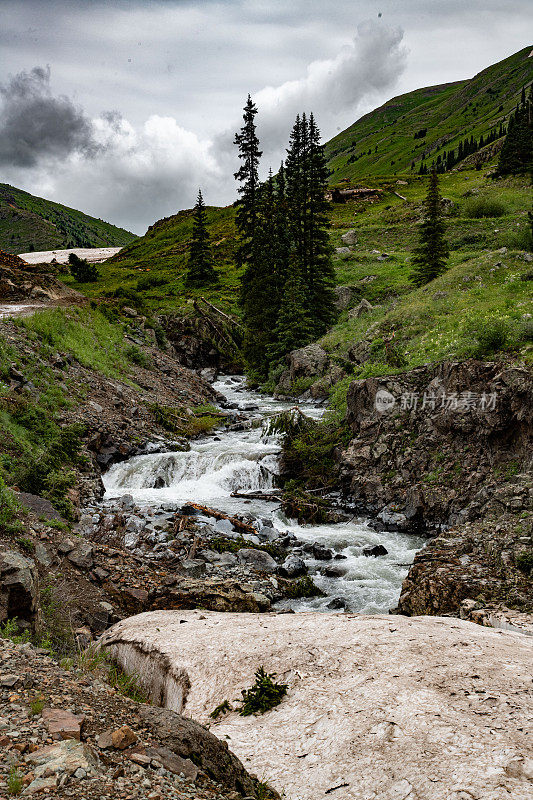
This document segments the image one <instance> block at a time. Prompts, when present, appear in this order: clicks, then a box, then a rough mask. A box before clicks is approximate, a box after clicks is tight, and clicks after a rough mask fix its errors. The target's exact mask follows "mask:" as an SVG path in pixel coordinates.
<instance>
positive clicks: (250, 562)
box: [237, 547, 278, 572]
mask: <svg viewBox="0 0 533 800" xmlns="http://www.w3.org/2000/svg"><path fill="white" fill-rule="evenodd" d="M237 558H238V559H239V561H240V562H241V564H246V565H247V566H248V567H252V569H255V570H257V571H258V572H275V571H276V569H277V568H278V565H277V564H276V562H275V561H274V559H273V558H272V556H269V555H268V553H265V552H264V551H263V550H254V549H253V548H248V547H243V548H242V549H241V550H237Z"/></svg>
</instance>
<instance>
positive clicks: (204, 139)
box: [0, 0, 533, 233]
mask: <svg viewBox="0 0 533 800" xmlns="http://www.w3.org/2000/svg"><path fill="white" fill-rule="evenodd" d="M0 13H1V17H2V25H1V28H0V48H1V55H2V57H1V59H0V64H1V67H0V103H1V112H0V170H1V171H0V180H1V181H3V182H7V183H11V184H13V185H15V186H18V187H20V188H23V189H26V190H27V191H30V192H33V193H34V194H38V195H40V196H44V197H47V198H50V199H54V200H58V201H59V202H62V203H64V204H66V205H70V206H73V207H75V208H79V209H81V210H83V211H86V212H87V213H89V214H92V215H94V216H97V217H102V218H104V219H107V220H109V221H111V222H113V223H115V224H116V225H121V226H124V227H126V228H129V229H130V230H134V231H135V232H137V233H142V232H144V231H145V230H146V227H147V226H148V225H149V224H151V223H152V222H153V221H154V220H156V219H159V218H160V217H163V216H167V215H169V214H172V213H175V212H176V211H178V210H179V209H181V208H188V207H190V206H192V205H193V204H194V200H195V196H196V193H197V190H198V186H201V187H202V190H203V192H204V197H205V199H206V202H208V203H209V204H222V203H230V202H232V201H233V199H234V197H235V185H234V180H233V175H232V174H233V172H234V170H235V168H236V164H235V153H234V148H233V146H232V138H233V134H234V131H235V130H236V129H237V127H238V126H239V123H240V114H241V108H242V105H243V104H244V101H245V100H246V96H247V93H248V92H250V93H251V94H252V96H253V98H254V100H255V101H256V103H257V105H258V107H259V115H258V118H257V122H258V128H259V134H260V138H261V143H262V147H263V151H264V158H263V162H264V164H263V168H264V170H265V171H266V170H267V169H268V167H269V166H270V165H272V166H273V168H274V169H276V168H277V166H278V164H279V161H280V159H281V158H282V157H283V148H284V146H285V144H286V141H287V137H288V133H289V130H290V127H291V125H292V122H293V120H294V117H295V115H296V113H297V112H298V111H302V110H307V111H313V112H314V114H315V116H316V118H317V121H318V122H319V125H320V127H321V129H322V133H323V136H324V139H325V140H327V139H329V138H331V137H332V136H334V135H335V133H337V132H338V131H339V130H342V129H343V128H345V127H347V125H349V124H350V123H352V122H354V121H355V120H356V119H357V118H358V117H359V116H361V115H362V114H364V113H366V112H367V111H369V110H371V109H372V108H374V107H376V106H377V105H380V104H381V103H382V102H384V101H385V100H387V99H389V98H390V97H392V96H393V95H396V94H400V93H402V92H405V91H409V90H411V89H416V88H419V87H421V86H428V85H432V84H436V83H444V82H446V81H453V80H459V79H461V78H465V77H470V76H472V75H474V74H475V73H476V72H478V71H479V70H480V69H483V68H484V67H486V66H488V65H489V64H492V63H494V62H496V61H499V60H501V59H503V58H505V57H506V56H508V55H511V54H512V53H514V52H516V51H517V50H519V49H521V48H522V47H525V46H527V45H531V43H532V42H531V41H528V40H527V39H528V35H529V37H530V39H531V33H532V31H533V2H532V0H468V2H465V0H2V1H1V9H0Z"/></svg>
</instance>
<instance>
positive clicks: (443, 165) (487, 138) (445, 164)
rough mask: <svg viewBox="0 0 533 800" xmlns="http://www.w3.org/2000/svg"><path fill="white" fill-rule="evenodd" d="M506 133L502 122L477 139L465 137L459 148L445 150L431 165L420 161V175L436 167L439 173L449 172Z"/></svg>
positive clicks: (427, 173) (426, 173)
mask: <svg viewBox="0 0 533 800" xmlns="http://www.w3.org/2000/svg"><path fill="white" fill-rule="evenodd" d="M504 134H505V128H504V126H503V123H500V126H499V128H492V130H490V131H489V132H488V133H487V134H481V136H480V137H479V139H475V138H474V136H470V138H468V136H467V137H466V138H465V139H462V140H461V141H460V142H459V145H458V147H457V150H455V149H453V150H445V151H444V152H443V153H442V154H439V155H438V156H437V158H436V160H435V161H433V162H432V163H431V166H430V167H428V166H427V164H425V162H424V161H422V162H421V163H420V168H419V170H418V174H419V175H429V173H430V172H431V170H433V169H435V171H436V172H437V173H439V174H442V173H443V172H449V171H450V170H451V169H452V168H453V167H455V165H456V164H459V163H460V162H461V161H463V159H465V158H466V157H467V156H470V155H472V153H477V151H478V150H481V148H482V147H485V146H486V145H488V144H491V143H492V142H495V141H496V139H499V138H501V137H502V136H504Z"/></svg>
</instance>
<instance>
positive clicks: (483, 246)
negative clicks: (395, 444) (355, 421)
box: [64, 169, 533, 375]
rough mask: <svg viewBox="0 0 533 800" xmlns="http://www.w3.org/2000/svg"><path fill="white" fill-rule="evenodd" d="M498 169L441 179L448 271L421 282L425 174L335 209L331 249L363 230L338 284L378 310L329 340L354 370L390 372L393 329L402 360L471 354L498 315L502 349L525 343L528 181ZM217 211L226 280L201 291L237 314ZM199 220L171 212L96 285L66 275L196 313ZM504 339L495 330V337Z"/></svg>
mask: <svg viewBox="0 0 533 800" xmlns="http://www.w3.org/2000/svg"><path fill="white" fill-rule="evenodd" d="M489 171H490V169H489V170H484V171H477V170H465V171H460V172H451V173H448V174H445V175H443V176H441V190H442V194H443V196H444V198H445V207H446V216H445V220H446V235H447V239H448V242H449V245H450V250H451V256H450V260H449V266H450V269H449V271H448V272H447V273H446V274H445V275H444V276H442V277H441V278H439V279H438V280H437V281H434V282H432V283H431V284H429V285H428V286H427V287H424V288H423V289H417V290H415V289H414V288H413V286H412V284H411V283H410V272H411V266H410V254H411V251H412V248H413V247H414V246H415V244H416V242H417V237H418V231H417V223H418V222H419V221H420V219H421V217H422V213H423V201H424V197H425V193H426V187H427V178H426V177H420V176H412V177H408V178H407V179H404V180H402V183H401V184H400V185H398V183H397V181H396V180H390V179H389V180H384V179H382V180H380V181H373V185H374V184H377V183H379V185H380V186H381V188H382V190H383V194H382V195H381V197H380V199H379V200H377V201H376V200H374V201H373V202H369V201H361V200H359V201H351V202H348V203H345V204H332V205H331V218H332V233H331V239H332V245H333V247H334V248H335V249H337V248H340V247H343V246H344V242H343V241H342V239H341V237H342V235H343V234H344V233H345V232H346V231H347V230H354V231H355V233H356V236H357V244H355V245H352V246H351V247H350V250H349V252H348V253H345V252H343V253H335V254H334V261H335V267H336V273H337V282H338V283H339V285H345V286H350V287H352V289H353V298H352V302H351V306H352V307H354V306H356V305H357V304H358V303H359V302H360V300H361V299H363V298H365V299H367V300H368V301H369V302H370V303H371V304H372V305H373V306H375V310H374V311H372V312H371V313H370V314H369V315H365V316H363V317H361V318H359V319H358V318H349V317H348V310H346V311H344V312H343V313H342V314H341V316H340V318H339V321H338V323H337V325H335V327H334V328H333V329H332V331H331V332H330V333H329V334H328V335H327V336H326V337H325V339H324V341H323V344H324V346H325V347H326V349H328V350H329V351H330V352H331V353H332V355H333V356H334V359H335V360H337V361H338V362H339V363H340V364H342V365H343V367H344V368H345V369H347V370H348V371H349V373H350V374H352V375H355V374H366V371H374V372H387V371H389V372H390V371H391V369H392V370H393V369H394V368H395V367H394V365H391V364H390V363H388V361H387V360H386V359H385V356H384V349H383V342H382V341H381V344H380V341H379V340H382V339H383V337H384V336H387V335H390V334H391V333H392V332H394V335H395V347H396V348H400V349H401V351H402V354H403V357H402V360H401V362H399V363H400V365H404V364H405V365H406V366H409V365H416V364H420V363H423V362H424V361H425V360H438V359H439V358H444V357H459V358H461V357H465V356H466V355H468V354H469V353H471V352H473V350H475V349H476V344H475V336H476V334H475V331H474V328H475V326H476V324H478V327H479V326H481V328H483V327H486V320H487V319H488V318H490V317H491V315H493V316H494V319H495V320H496V322H495V326H496V327H498V326H499V327H500V328H502V330H503V329H505V330H503V334H502V335H500V339H499V345H498V346H497V347H496V350H502V351H505V350H506V349H511V350H515V351H516V350H517V349H518V350H520V349H523V347H526V348H527V342H526V340H524V339H523V338H521V337H523V336H526V339H527V336H528V335H529V334H528V333H527V331H528V330H529V328H530V324H529V323H528V322H527V318H526V317H525V315H526V314H528V313H530V314H531V313H533V302H532V295H533V293H532V291H531V281H530V278H531V274H532V272H533V268H532V265H531V263H530V262H529V261H527V260H526V259H527V258H529V255H528V254H529V251H530V250H531V248H532V242H531V238H530V235H529V233H528V218H527V212H528V210H529V209H530V208H531V186H530V184H529V181H528V179H525V178H505V179H499V180H494V179H493V178H490V177H488V175H487V172H489ZM400 195H401V196H400ZM487 214H488V216H487ZM208 219H209V228H210V232H211V236H212V239H213V242H214V254H215V265H216V268H217V270H218V271H219V274H220V284H219V286H218V287H217V286H215V287H212V288H211V289H209V290H208V291H202V290H198V292H196V294H198V295H200V294H203V295H204V296H205V297H206V298H207V299H208V300H211V301H212V302H214V303H215V304H217V305H218V306H219V307H221V308H224V309H226V310H231V311H237V312H238V306H237V292H238V287H239V280H238V278H239V276H238V271H237V269H236V267H235V264H234V260H233V248H234V243H235V238H234V237H235V229H234V212H233V209H232V208H221V209H220V208H209V209H208ZM191 226H192V216H191V212H181V213H180V214H178V215H176V216H174V217H170V218H168V219H166V220H162V221H161V222H158V223H156V224H155V225H154V226H153V227H152V228H151V229H150V230H149V231H148V233H147V234H146V236H144V237H142V238H140V239H138V240H137V241H135V242H134V243H132V244H131V245H130V246H128V247H127V248H125V249H124V250H123V251H121V253H119V254H118V255H117V256H115V257H114V258H113V259H111V260H110V261H108V262H107V263H105V264H103V265H101V266H100V267H99V269H100V272H101V278H100V281H99V282H98V283H96V284H85V285H80V284H76V283H74V282H73V279H72V278H71V277H70V276H67V275H65V276H64V280H65V281H66V282H67V283H70V284H71V285H72V286H74V287H75V288H77V289H80V290H81V291H83V292H85V293H86V294H89V295H90V296H92V297H95V298H100V299H102V300H104V301H111V302H114V301H118V302H119V303H121V304H122V305H134V306H135V305H137V306H140V307H141V308H144V310H145V311H146V312H147V313H151V314H155V313H157V312H165V311H178V312H180V313H183V312H185V313H187V312H188V311H189V312H191V313H193V308H192V297H193V296H194V293H191V292H190V291H189V290H187V291H185V289H184V286H183V274H184V270H185V267H186V260H187V247H188V241H189V240H190V236H191ZM528 276H529V279H527V278H528ZM439 293H444V294H439ZM435 295H437V297H436V298H435ZM476 320H477V322H476ZM497 320H500V322H498V321H497ZM501 320H503V322H501ZM528 325H529V327H528ZM372 326H374V327H375V329H376V330H377V333H374V334H373V333H372V330H373V329H372ZM369 330H370V334H369ZM480 330H481V329H480ZM479 332H480V331H478V333H479ZM497 339H498V337H497V335H496V333H495V340H494V341H495V343H496V344H497ZM367 340H368V342H369V343H372V342H373V341H374V340H376V342H375V343H374V344H373V345H372V350H371V352H368V353H366V354H365V356H364V358H363V362H364V363H363V364H358V363H357V361H356V360H353V359H352V358H351V356H350V355H349V351H350V350H352V349H353V348H354V347H355V346H356V345H357V344H358V342H359V341H367ZM472 348H473V349H472Z"/></svg>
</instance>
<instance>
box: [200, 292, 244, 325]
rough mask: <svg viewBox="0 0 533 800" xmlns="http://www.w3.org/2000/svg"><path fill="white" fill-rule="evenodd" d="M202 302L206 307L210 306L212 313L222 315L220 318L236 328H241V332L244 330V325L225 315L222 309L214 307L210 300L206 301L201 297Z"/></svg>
mask: <svg viewBox="0 0 533 800" xmlns="http://www.w3.org/2000/svg"><path fill="white" fill-rule="evenodd" d="M200 300H202V302H204V303H205V304H206V306H208V308H210V309H211V310H212V311H215V312H216V313H217V314H220V316H221V317H223V318H224V319H225V320H227V321H228V322H230V323H231V324H232V325H235V327H236V328H240V330H242V325H241V324H240V323H238V322H237V320H236V319H234V318H233V317H230V316H229V315H228V314H225V313H224V312H223V311H221V310H220V308H217V307H216V306H214V305H213V303H210V302H209V301H208V300H206V299H205V297H200Z"/></svg>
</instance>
